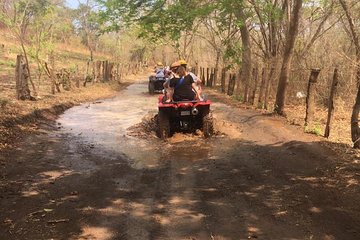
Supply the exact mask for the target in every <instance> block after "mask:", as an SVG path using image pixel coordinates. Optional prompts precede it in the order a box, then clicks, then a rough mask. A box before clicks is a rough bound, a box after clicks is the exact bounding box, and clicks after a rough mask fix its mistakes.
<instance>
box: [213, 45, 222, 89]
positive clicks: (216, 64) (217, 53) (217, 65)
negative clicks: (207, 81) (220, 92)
mask: <svg viewBox="0 0 360 240" xmlns="http://www.w3.org/2000/svg"><path fill="white" fill-rule="evenodd" d="M220 54H221V52H220V51H217V52H216V61H215V71H214V74H215V75H214V82H213V85H214V86H215V87H216V84H217V80H218V73H219V64H220Z"/></svg>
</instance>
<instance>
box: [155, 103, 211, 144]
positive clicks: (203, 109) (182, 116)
mask: <svg viewBox="0 0 360 240" xmlns="http://www.w3.org/2000/svg"><path fill="white" fill-rule="evenodd" d="M163 100H164V96H159V103H158V108H159V113H158V136H159V137H160V138H162V139H164V140H165V139H167V138H169V137H170V136H171V134H173V133H174V132H195V131H196V130H197V129H200V130H202V132H203V135H204V137H205V138H208V137H211V136H212V135H213V134H214V125H213V118H212V115H211V112H210V105H211V101H209V100H206V101H180V102H171V103H166V102H164V101H163Z"/></svg>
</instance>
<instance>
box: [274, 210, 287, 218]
mask: <svg viewBox="0 0 360 240" xmlns="http://www.w3.org/2000/svg"><path fill="white" fill-rule="evenodd" d="M287 214H288V211H279V212H276V213H274V214H273V215H274V217H284V216H286V215H287Z"/></svg>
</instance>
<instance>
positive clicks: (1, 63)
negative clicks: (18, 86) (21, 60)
mask: <svg viewBox="0 0 360 240" xmlns="http://www.w3.org/2000/svg"><path fill="white" fill-rule="evenodd" d="M0 65H3V66H7V67H12V68H14V67H16V63H15V62H14V61H12V60H7V61H4V60H0Z"/></svg>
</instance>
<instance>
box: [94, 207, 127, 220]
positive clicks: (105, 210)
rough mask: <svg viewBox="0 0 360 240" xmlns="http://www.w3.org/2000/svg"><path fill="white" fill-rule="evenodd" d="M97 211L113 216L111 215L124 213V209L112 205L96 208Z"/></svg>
mask: <svg viewBox="0 0 360 240" xmlns="http://www.w3.org/2000/svg"><path fill="white" fill-rule="evenodd" d="M97 212H98V213H101V214H103V215H105V216H113V217H114V216H118V215H120V214H123V213H125V211H124V209H122V208H117V207H113V206H110V207H106V208H101V209H98V210H97Z"/></svg>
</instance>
